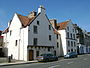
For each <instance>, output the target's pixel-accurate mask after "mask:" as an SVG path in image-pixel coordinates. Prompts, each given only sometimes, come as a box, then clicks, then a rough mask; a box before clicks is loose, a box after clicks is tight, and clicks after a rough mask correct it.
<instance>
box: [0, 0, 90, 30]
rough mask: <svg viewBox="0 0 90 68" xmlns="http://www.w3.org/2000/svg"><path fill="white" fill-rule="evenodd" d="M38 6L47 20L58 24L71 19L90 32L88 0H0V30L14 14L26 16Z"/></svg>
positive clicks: (89, 6)
mask: <svg viewBox="0 0 90 68" xmlns="http://www.w3.org/2000/svg"><path fill="white" fill-rule="evenodd" d="M40 5H43V6H44V7H45V8H46V13H47V16H48V18H49V19H53V18H54V19H57V21H58V22H62V21H65V20H68V19H72V22H73V23H76V24H78V25H79V26H80V27H81V28H83V29H86V30H87V31H90V0H0V30H4V29H5V28H6V27H7V23H8V21H9V20H10V19H12V17H13V15H14V13H15V12H16V13H19V14H22V15H28V13H30V12H31V11H33V10H35V11H37V9H38V7H39V6H40ZM1 25H3V26H4V28H3V27H1Z"/></svg>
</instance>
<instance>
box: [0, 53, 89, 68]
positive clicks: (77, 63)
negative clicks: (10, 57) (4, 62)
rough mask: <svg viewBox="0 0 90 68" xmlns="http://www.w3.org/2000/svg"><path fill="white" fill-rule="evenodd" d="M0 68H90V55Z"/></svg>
mask: <svg viewBox="0 0 90 68" xmlns="http://www.w3.org/2000/svg"><path fill="white" fill-rule="evenodd" d="M0 68H90V54H85V55H80V56H78V58H72V59H61V60H58V61H54V62H46V63H33V64H22V65H12V66H2V67H0Z"/></svg>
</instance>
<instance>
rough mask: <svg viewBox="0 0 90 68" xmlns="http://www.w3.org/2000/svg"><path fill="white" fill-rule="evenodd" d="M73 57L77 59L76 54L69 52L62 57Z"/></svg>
mask: <svg viewBox="0 0 90 68" xmlns="http://www.w3.org/2000/svg"><path fill="white" fill-rule="evenodd" d="M74 57H78V55H77V53H76V52H70V53H68V54H66V55H65V56H64V58H74Z"/></svg>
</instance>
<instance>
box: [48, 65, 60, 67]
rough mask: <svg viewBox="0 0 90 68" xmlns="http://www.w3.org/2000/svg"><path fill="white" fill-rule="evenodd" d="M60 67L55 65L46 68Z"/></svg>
mask: <svg viewBox="0 0 90 68" xmlns="http://www.w3.org/2000/svg"><path fill="white" fill-rule="evenodd" d="M59 66H60V65H55V66H51V67H48V68H55V67H59Z"/></svg>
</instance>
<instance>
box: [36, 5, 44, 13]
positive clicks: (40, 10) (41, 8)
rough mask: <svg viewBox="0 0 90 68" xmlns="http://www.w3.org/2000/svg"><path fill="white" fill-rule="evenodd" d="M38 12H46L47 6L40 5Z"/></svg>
mask: <svg viewBox="0 0 90 68" xmlns="http://www.w3.org/2000/svg"><path fill="white" fill-rule="evenodd" d="M38 13H44V14H45V8H44V7H43V6H42V5H40V7H39V8H38Z"/></svg>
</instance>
